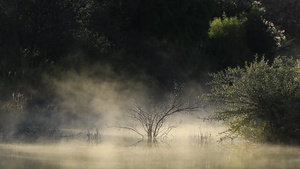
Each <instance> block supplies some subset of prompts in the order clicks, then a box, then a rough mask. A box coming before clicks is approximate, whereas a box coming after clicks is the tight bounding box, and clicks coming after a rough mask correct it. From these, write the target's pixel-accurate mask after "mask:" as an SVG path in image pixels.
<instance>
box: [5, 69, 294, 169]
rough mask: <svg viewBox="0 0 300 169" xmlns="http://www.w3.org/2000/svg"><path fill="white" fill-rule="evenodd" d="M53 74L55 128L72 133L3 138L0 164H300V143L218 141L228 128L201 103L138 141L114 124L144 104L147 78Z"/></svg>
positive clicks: (193, 90)
mask: <svg viewBox="0 0 300 169" xmlns="http://www.w3.org/2000/svg"><path fill="white" fill-rule="evenodd" d="M124 79H126V81H124ZM51 81H52V83H54V84H55V86H56V88H55V90H54V91H53V92H55V93H56V94H57V96H58V98H57V99H56V100H54V102H55V104H56V105H59V106H58V107H59V112H60V116H59V118H60V120H61V126H60V129H61V131H62V132H63V133H64V132H66V133H68V132H71V133H73V134H72V136H70V135H69V136H67V137H66V138H65V137H63V138H62V139H61V140H60V141H58V142H48V141H47V140H42V139H41V140H38V142H37V143H18V142H15V143H7V144H5V143H3V144H0V168H5V169H17V168H28V169H40V168H44V169H53V168H56V169H79V168H90V169H94V168H95V169H99V168H103V169H116V168H120V169H123V168H124V169H131V168H132V169H135V168H144V169H148V168H149V169H154V168H155V169H160V168H161V169H168V168H170V169H182V168H186V169H194V168H204V169H217V168H220V169H221V168H222V169H223V168H225V169H226V168H228V169H231V168H241V169H246V168H247V169H248V168H253V169H254V168H255V169H256V168H275V169H281V168H297V167H298V166H299V165H300V148H299V147H292V146H280V145H265V144H258V143H257V144H256V143H251V142H247V141H245V140H242V139H237V138H236V139H233V140H225V141H223V142H220V138H221V137H223V136H224V135H220V134H219V133H221V132H223V131H225V130H226V129H227V127H226V126H225V125H223V124H222V123H221V122H210V121H208V122H207V121H206V122H203V120H201V119H199V117H205V116H209V115H210V113H211V112H210V111H208V110H207V109H201V108H200V109H199V110H198V111H196V112H193V113H190V114H181V113H178V114H175V115H174V116H171V117H170V118H168V119H167V121H166V122H165V125H166V126H169V125H173V124H176V126H177V127H176V128H174V129H173V130H172V131H171V132H170V133H169V134H168V136H167V137H166V138H163V139H159V140H158V143H156V144H153V145H149V144H147V141H146V138H145V139H144V140H143V141H141V139H142V138H141V137H140V136H139V135H137V134H136V133H134V132H131V131H129V130H124V129H119V128H116V127H114V125H124V124H126V122H128V121H130V120H131V119H130V118H128V114H127V112H128V110H129V108H130V107H131V106H132V102H133V100H134V99H136V100H138V101H139V102H141V105H143V104H144V102H143V101H144V100H147V98H152V96H155V95H157V93H156V92H155V91H154V90H152V89H151V87H149V86H148V85H147V84H146V83H144V82H142V81H136V80H132V79H130V78H122V77H119V76H117V77H115V78H98V79H96V78H92V77H89V76H88V74H85V73H81V74H75V73H70V74H66V75H64V76H63V78H61V79H60V80H57V79H55V80H53V79H51ZM201 90H202V88H201V87H200V86H197V85H196V84H193V83H190V84H187V85H186V92H187V93H189V94H194V95H195V96H197V95H199V94H201V92H202V91H201ZM145 98H146V99H145ZM143 99H144V100H143ZM89 129H91V130H92V131H93V132H94V131H95V130H96V129H99V138H98V139H97V140H92V141H88V137H87V134H88V130H89ZM138 129H140V130H141V128H138Z"/></svg>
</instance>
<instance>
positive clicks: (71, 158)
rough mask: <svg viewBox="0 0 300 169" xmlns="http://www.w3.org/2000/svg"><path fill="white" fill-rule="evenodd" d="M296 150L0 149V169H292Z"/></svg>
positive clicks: (299, 150)
mask: <svg viewBox="0 0 300 169" xmlns="http://www.w3.org/2000/svg"><path fill="white" fill-rule="evenodd" d="M299 166H300V147H291V146H278V145H277V146H274V145H272V146H271V145H259V144H245V143H243V144H222V143H211V144H205V145H198V146H195V145H194V144H189V143H188V142H186V141H182V142H177V143H175V142H174V141H173V142H171V143H169V144H159V145H158V146H156V147H155V148H149V147H147V146H146V143H140V144H138V145H137V146H134V147H127V146H123V145H122V144H109V143H101V144H98V145H87V144H85V143H61V144H47V145H41V144H39V145H32V144H27V145H24V144H23V145H21V144H0V168H5V169H17V168H24V169H27V168H28V169H41V168H43V169H54V168H55V169H75V168H76V169H77V168H91V169H92V168H97V169H98V168H105V169H108V168H113V169H116V168H124V169H127V168H128V169H130V168H143V169H147V168H149V169H155V168H156V169H159V168H164V169H166V168H170V169H176V168H178V169H179V168H180V169H182V168H185V169H189V168H191V169H194V168H204V169H215V168H230V169H231V168H242V169H243V168H247V169H248V168H255V169H256V168H275V169H277V168H278V169H279V168H285V169H286V168H297V167H299Z"/></svg>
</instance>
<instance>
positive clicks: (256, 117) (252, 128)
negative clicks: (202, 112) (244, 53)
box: [207, 57, 300, 142]
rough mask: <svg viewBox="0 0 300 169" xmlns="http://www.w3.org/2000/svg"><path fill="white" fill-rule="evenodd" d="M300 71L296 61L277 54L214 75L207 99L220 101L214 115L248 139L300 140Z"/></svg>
mask: <svg viewBox="0 0 300 169" xmlns="http://www.w3.org/2000/svg"><path fill="white" fill-rule="evenodd" d="M256 58H257V57H256ZM299 73H300V72H299V64H298V62H297V61H296V60H294V59H293V58H287V57H277V58H275V59H274V61H273V62H272V63H269V62H268V61H267V60H265V59H264V58H263V59H261V60H260V61H258V60H257V59H256V60H255V61H254V62H252V63H249V64H247V63H246V64H245V67H244V68H241V67H236V68H227V69H226V70H224V71H220V72H218V73H214V74H211V76H212V77H213V80H212V81H211V82H210V83H209V84H210V85H211V87H212V89H211V93H210V94H208V95H207V98H208V99H209V100H210V101H213V102H216V103H218V104H217V105H218V106H217V107H218V109H217V111H216V114H215V116H214V117H213V118H214V119H216V120H224V121H225V122H226V123H227V124H229V126H230V130H231V131H232V132H233V133H235V134H238V135H241V136H243V137H244V138H247V139H253V140H258V141H267V142H291V141H293V142H295V141H300V130H299V129H300V123H299V122H300V114H299V112H300V104H299V103H300V78H299V77H300V76H299Z"/></svg>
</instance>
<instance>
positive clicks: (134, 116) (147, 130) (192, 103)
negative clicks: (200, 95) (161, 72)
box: [115, 84, 201, 143]
mask: <svg viewBox="0 0 300 169" xmlns="http://www.w3.org/2000/svg"><path fill="white" fill-rule="evenodd" d="M200 103H201V102H200V101H199V99H195V98H193V99H192V98H191V97H190V96H188V97H185V96H184V94H183V86H178V85H176V84H175V88H174V92H172V93H171V94H169V95H168V96H167V97H166V98H165V99H162V101H157V100H155V99H148V101H147V103H146V104H145V105H143V106H142V105H141V103H140V102H139V101H138V100H134V102H133V106H132V108H131V109H129V111H128V115H129V118H130V119H131V121H130V122H127V124H126V125H125V126H115V127H117V128H121V129H126V130H130V131H133V132H135V133H136V134H138V135H140V136H141V137H142V138H143V139H144V138H145V137H146V138H147V140H148V143H154V142H156V141H157V139H158V138H166V137H167V136H168V134H169V133H170V132H171V131H172V130H173V129H174V128H176V127H177V126H178V125H179V124H169V125H166V122H167V120H168V119H169V118H170V117H171V116H173V115H175V114H177V113H190V112H193V111H196V110H198V109H199V108H200V107H201V104H200Z"/></svg>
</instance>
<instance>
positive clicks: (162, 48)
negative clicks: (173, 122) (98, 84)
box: [0, 0, 300, 140]
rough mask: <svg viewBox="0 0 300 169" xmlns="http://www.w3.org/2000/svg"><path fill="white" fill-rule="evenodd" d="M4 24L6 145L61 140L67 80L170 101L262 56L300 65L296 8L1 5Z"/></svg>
mask: <svg viewBox="0 0 300 169" xmlns="http://www.w3.org/2000/svg"><path fill="white" fill-rule="evenodd" d="M0 23H1V27H0V86H1V87H0V104H1V113H0V116H1V117H0V121H1V125H0V132H1V133H3V139H4V140H5V139H6V138H5V136H6V135H7V134H8V133H9V132H11V131H12V130H13V131H14V133H15V134H16V135H17V136H18V137H25V136H30V138H33V139H34V138H37V137H38V136H40V135H42V134H44V135H47V137H53V138H55V137H56V134H57V130H58V129H57V126H60V125H61V123H63V122H64V123H65V122H66V121H67V120H65V121H64V120H63V119H64V118H65V117H68V118H76V117H74V116H75V115H74V114H72V112H70V111H69V112H64V116H63V115H62V112H61V111H60V109H61V107H60V104H59V102H62V99H63V98H61V96H60V95H59V94H58V93H57V92H54V91H56V90H57V88H58V87H59V86H57V85H56V84H55V83H53V82H54V81H60V80H64V78H65V77H66V76H65V74H67V73H68V72H75V73H78V74H80V73H81V72H86V73H85V76H87V77H89V78H92V79H97V80H99V81H101V80H103V81H107V80H110V79H112V78H117V79H118V80H119V81H122V82H124V81H130V82H131V83H132V82H133V85H134V82H139V83H143V84H145V85H146V86H147V87H149V88H152V89H154V90H155V91H160V92H162V93H163V92H167V91H169V90H170V89H171V88H172V86H173V83H174V81H177V82H179V83H186V82H189V81H193V82H196V83H200V84H204V83H205V82H207V81H209V76H208V75H207V74H208V72H216V71H219V70H223V69H224V68H226V67H228V66H232V67H236V66H243V65H244V63H245V61H253V60H254V58H255V56H254V55H255V54H258V56H259V57H261V56H263V55H264V56H265V58H266V59H270V60H273V59H274V58H275V57H276V56H277V55H288V56H290V55H293V56H294V57H297V54H298V53H297V52H298V46H299V44H300V35H299V32H300V2H299V1H298V0H276V1H275V0H260V1H253V0H184V1H179V0H151V1H146V0H14V1H12V0H1V1H0ZM97 80H96V81H97ZM124 83H126V82H124ZM131 83H130V84H131ZM120 90H123V89H120ZM13 93H14V95H13V96H12V94H13ZM70 97H71V96H70ZM62 116H63V117H64V118H63V117H62ZM58 119H59V120H58ZM10 121H13V122H14V123H12V122H10ZM15 123H16V124H15ZM5 133H7V134H5Z"/></svg>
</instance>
